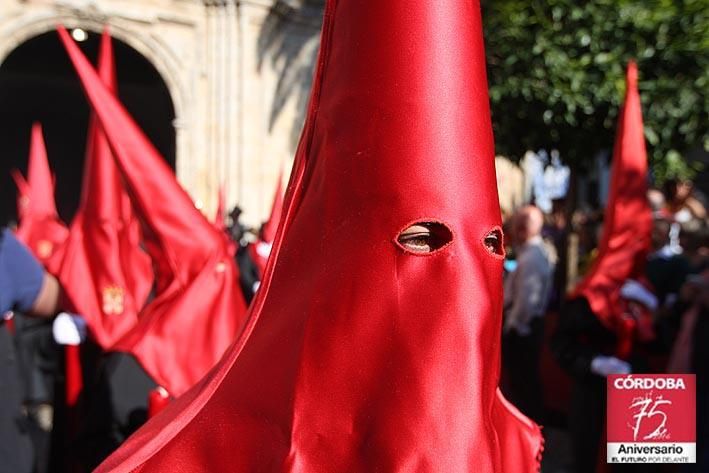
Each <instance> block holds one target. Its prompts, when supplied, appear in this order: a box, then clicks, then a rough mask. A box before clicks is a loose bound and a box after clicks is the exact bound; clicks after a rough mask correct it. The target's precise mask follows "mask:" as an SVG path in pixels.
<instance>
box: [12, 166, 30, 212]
mask: <svg viewBox="0 0 709 473" xmlns="http://www.w3.org/2000/svg"><path fill="white" fill-rule="evenodd" d="M10 175H11V176H12V180H13V181H15V187H17V218H18V221H22V217H23V216H24V215H25V212H26V210H27V206H28V205H29V203H30V185H29V184H28V183H27V180H25V176H23V175H22V173H21V172H20V171H19V169H13V170H12V171H10Z"/></svg>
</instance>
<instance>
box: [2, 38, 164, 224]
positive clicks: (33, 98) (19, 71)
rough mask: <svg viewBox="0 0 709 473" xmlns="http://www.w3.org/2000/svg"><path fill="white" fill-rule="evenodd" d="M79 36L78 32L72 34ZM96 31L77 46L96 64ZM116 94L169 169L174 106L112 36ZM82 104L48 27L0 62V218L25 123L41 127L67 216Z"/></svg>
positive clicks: (9, 197) (8, 209)
mask: <svg viewBox="0 0 709 473" xmlns="http://www.w3.org/2000/svg"><path fill="white" fill-rule="evenodd" d="M79 36H81V35H79ZM99 41H100V35H99V34H96V33H92V32H86V38H85V40H84V41H82V42H80V43H79V44H80V46H81V49H82V50H83V51H84V53H85V54H86V55H87V56H88V58H89V59H90V60H91V61H93V62H94V64H95V63H96V58H97V55H98V47H99ZM113 47H114V54H115V59H116V70H117V75H118V89H119V96H120V99H121V101H122V102H123V104H124V105H125V106H126V108H127V109H128V111H129V112H130V113H131V115H133V117H134V118H135V120H136V121H137V122H138V124H139V125H140V127H141V128H142V129H143V131H145V133H146V134H147V135H148V137H149V138H150V140H151V141H152V142H153V144H154V145H155V146H156V147H157V149H158V150H159V151H160V153H161V154H162V155H163V156H164V157H165V159H166V160H167V161H168V164H169V165H170V166H172V167H173V169H174V167H175V129H174V126H173V120H174V118H175V109H174V106H173V102H172V99H171V97H170V93H169V91H168V88H167V86H166V84H165V82H164V81H163V79H162V77H161V76H160V74H159V73H158V72H157V70H156V69H155V67H153V65H152V64H151V63H150V62H149V61H148V60H147V59H146V58H145V57H143V56H142V55H141V54H140V53H138V52H137V51H136V50H134V49H133V48H131V47H130V46H128V45H127V44H125V43H123V42H121V41H119V40H116V39H115V38H114V40H113ZM88 117H89V107H88V103H87V102H86V98H85V97H84V94H83V92H82V90H81V86H80V84H79V80H78V77H77V76H76V73H75V72H74V70H73V68H72V66H71V63H70V62H69V58H68V56H67V55H66V52H65V51H64V49H63V47H62V45H61V43H60V42H59V38H58V36H57V34H56V33H55V32H49V33H45V34H41V35H39V36H35V37H34V38H32V39H30V40H28V41H26V42H24V43H23V44H21V45H20V46H18V47H17V48H16V49H15V50H14V51H12V52H11V53H10V54H9V55H8V56H7V58H6V59H5V60H4V61H3V63H2V64H1V65H0V156H1V157H0V202H1V205H0V214H1V215H0V217H2V220H5V219H7V218H15V187H14V185H13V184H12V180H11V179H10V175H9V171H10V170H11V169H12V168H18V169H20V170H21V171H22V172H23V173H24V172H26V170H27V156H28V152H29V136H30V128H31V126H32V123H33V122H34V121H39V122H41V123H42V125H43V127H44V136H45V141H46V144H47V154H48V156H49V161H50V166H51V167H52V170H53V171H54V173H55V174H56V178H57V192H56V200H57V207H58V209H59V213H60V215H61V217H62V218H63V219H64V220H65V221H67V222H68V221H70V219H71V217H72V216H73V214H74V212H75V211H76V208H77V206H78V203H79V198H80V194H81V178H82V173H83V165H84V154H85V148H86V131H87V126H88Z"/></svg>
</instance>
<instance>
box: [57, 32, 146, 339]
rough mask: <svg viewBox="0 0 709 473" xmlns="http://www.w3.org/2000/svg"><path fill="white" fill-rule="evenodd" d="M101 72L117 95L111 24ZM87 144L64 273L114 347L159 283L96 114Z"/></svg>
mask: <svg viewBox="0 0 709 473" xmlns="http://www.w3.org/2000/svg"><path fill="white" fill-rule="evenodd" d="M98 72H99V76H100V78H101V80H102V81H103V83H104V84H105V86H106V87H107V88H108V89H109V90H110V91H111V93H112V94H114V95H115V94H116V69H115V64H114V60H113V48H112V44H111V36H110V34H109V31H108V28H106V29H105V30H104V32H103V36H102V38H101V47H100V50H99V60H98ZM86 149H87V151H86V164H85V165H84V183H83V190H82V197H81V204H80V206H79V210H78V212H77V214H76V216H75V217H74V220H73V221H72V224H71V227H70V229H69V238H68V239H67V242H66V245H65V246H66V248H65V251H64V259H63V261H62V265H61V269H60V271H59V274H58V277H59V280H60V282H61V284H62V287H63V289H64V293H65V296H66V299H67V301H68V303H69V305H70V306H71V310H72V311H73V312H75V313H77V314H81V315H82V317H83V318H84V319H85V320H86V322H87V325H88V328H89V331H90V334H91V336H92V338H93V339H94V340H95V341H96V342H97V343H98V344H99V345H100V346H101V347H102V348H104V349H110V348H111V347H112V346H113V345H114V344H115V343H116V342H117V341H118V340H119V339H120V338H121V337H122V336H123V335H125V334H126V333H127V332H128V331H129V330H130V329H131V328H132V327H133V326H134V325H135V324H136V323H137V321H138V313H139V311H140V310H141V309H142V308H143V306H144V305H145V301H146V299H147V297H148V294H149V293H150V289H151V287H152V285H153V269H152V264H151V262H150V258H149V257H148V255H147V253H145V252H144V251H143V250H142V249H141V248H140V223H139V222H138V220H137V218H136V216H135V215H134V213H133V211H132V208H131V205H130V199H129V198H128V194H127V193H126V191H125V189H124V188H123V185H122V184H121V177H120V175H119V172H118V168H117V167H116V164H115V162H114V160H113V156H112V155H111V149H110V147H109V145H108V142H107V140H106V137H105V135H104V133H103V130H102V129H101V125H100V124H99V123H98V121H97V119H96V117H95V115H93V114H92V116H91V118H90V122H89V132H88V143H87V148H86Z"/></svg>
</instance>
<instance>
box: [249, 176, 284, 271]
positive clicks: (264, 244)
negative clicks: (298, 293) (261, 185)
mask: <svg viewBox="0 0 709 473" xmlns="http://www.w3.org/2000/svg"><path fill="white" fill-rule="evenodd" d="M282 183H283V174H282V173H281V174H279V176H278V183H277V184H276V192H275V194H274V195H273V203H272V204H271V213H270V214H269V216H268V220H266V221H265V222H264V224H263V226H262V227H261V231H260V233H259V239H258V240H257V241H256V242H255V243H253V244H250V245H249V246H248V251H249V256H251V260H252V261H253V262H254V264H255V265H256V268H257V269H258V273H259V276H260V277H263V274H264V272H265V271H266V263H267V262H268V258H269V256H270V254H271V249H272V248H273V240H275V238H276V230H278V224H279V223H280V221H281V216H282V215H283V184H282Z"/></svg>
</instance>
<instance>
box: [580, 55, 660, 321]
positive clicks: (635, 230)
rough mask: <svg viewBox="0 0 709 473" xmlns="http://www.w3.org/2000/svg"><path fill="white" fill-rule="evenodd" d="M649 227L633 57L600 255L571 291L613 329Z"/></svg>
mask: <svg viewBox="0 0 709 473" xmlns="http://www.w3.org/2000/svg"><path fill="white" fill-rule="evenodd" d="M651 232H652V212H651V210H650V206H649V204H648V201H647V153H646V151H645V138H644V134H643V117H642V109H641V107H640V94H639V93H638V69H637V66H636V65H635V63H634V62H631V63H630V64H628V70H627V76H626V91H625V103H624V105H623V109H622V110H621V113H620V118H619V121H618V131H617V134H616V141H615V148H614V150H613V164H612V168H611V182H610V193H609V197H608V204H607V206H606V213H605V218H604V222H603V234H602V237H601V243H600V245H599V251H598V257H597V258H596V262H595V263H594V265H593V267H592V268H591V270H590V271H589V273H588V274H587V275H586V277H584V279H583V280H582V281H581V282H580V283H579V285H578V286H577V287H576V289H575V290H574V292H573V293H572V296H571V297H578V296H583V297H585V298H586V299H587V300H588V303H589V305H590V306H591V309H592V310H593V312H594V314H596V316H597V317H598V318H599V319H600V320H601V322H603V324H604V325H606V326H607V327H609V328H611V329H615V328H616V323H617V319H618V317H619V315H620V314H619V313H618V309H619V307H620V305H619V304H618V300H619V298H620V289H621V287H622V285H623V283H624V282H625V281H626V279H628V278H635V279H637V278H640V277H641V276H642V275H643V273H644V269H645V265H644V263H645V260H646V258H647V254H648V251H649V250H650V234H651Z"/></svg>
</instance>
